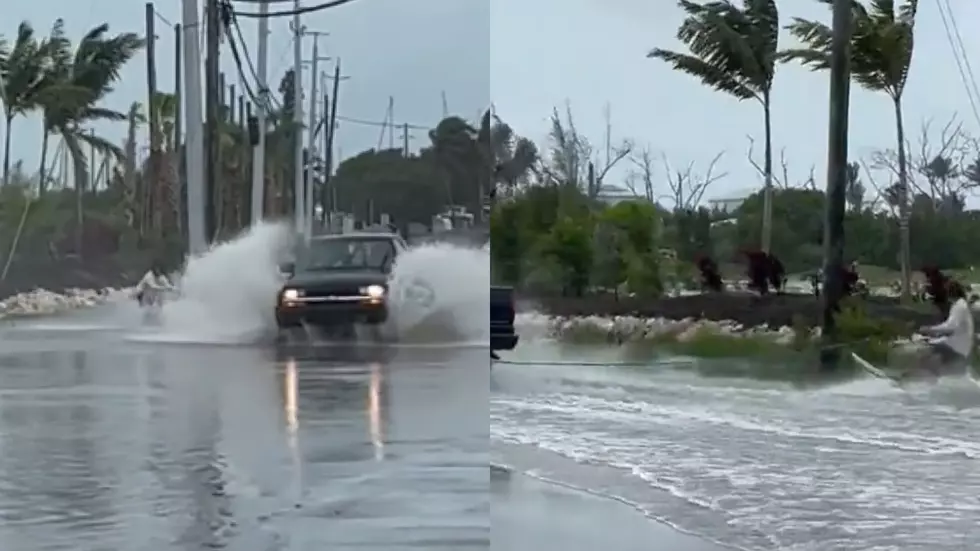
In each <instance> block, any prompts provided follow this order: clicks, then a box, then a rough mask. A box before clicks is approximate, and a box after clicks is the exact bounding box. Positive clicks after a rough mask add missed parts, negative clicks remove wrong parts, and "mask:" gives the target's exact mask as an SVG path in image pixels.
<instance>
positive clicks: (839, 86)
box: [820, 0, 853, 369]
mask: <svg viewBox="0 0 980 551" xmlns="http://www.w3.org/2000/svg"><path fill="white" fill-rule="evenodd" d="M851 10H852V8H851V0H834V4H833V13H834V15H833V38H832V42H831V54H830V124H829V131H828V137H827V142H828V143H827V200H826V207H825V208H826V218H825V220H824V264H823V280H824V290H823V293H822V295H823V332H822V333H823V338H824V343H825V346H824V347H823V349H822V350H823V352H822V353H821V358H820V361H821V365H822V366H823V367H824V369H835V368H836V367H837V366H838V365H839V362H840V355H841V350H840V347H839V346H834V345H836V344H837V341H838V335H837V324H836V320H835V317H836V315H837V313H838V311H839V310H840V301H841V299H842V298H843V296H842V295H843V292H844V285H843V275H844V212H845V209H846V208H847V117H848V108H849V95H850V78H851V68H850V59H849V58H850V42H851V19H852V17H853V14H852V11H851Z"/></svg>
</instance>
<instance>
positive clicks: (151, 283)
mask: <svg viewBox="0 0 980 551" xmlns="http://www.w3.org/2000/svg"><path fill="white" fill-rule="evenodd" d="M173 288H174V286H173V284H172V283H170V279H169V278H168V277H167V275H166V274H165V273H164V272H163V265H162V264H161V263H160V262H154V263H153V265H152V266H151V267H150V270H149V271H147V272H146V274H144V275H143V279H141V280H140V282H139V283H137V284H136V292H135V298H136V301H137V302H139V305H140V306H154V305H159V303H160V302H161V301H162V299H163V293H164V292H166V291H172V290H173Z"/></svg>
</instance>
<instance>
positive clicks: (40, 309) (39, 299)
mask: <svg viewBox="0 0 980 551" xmlns="http://www.w3.org/2000/svg"><path fill="white" fill-rule="evenodd" d="M131 292H132V290H131V289H112V288H105V289H68V290H66V291H65V293H64V294H59V293H55V292H52V291H48V290H46V289H35V290H33V291H29V292H26V293H20V294H17V295H14V296H12V297H9V298H6V299H4V300H2V301H0V317H6V316H14V315H35V314H54V313H57V312H63V311H66V310H73V309H76V308H90V307H93V306H98V305H100V304H104V303H106V302H109V301H113V300H118V299H120V298H123V297H126V296H129V294H131Z"/></svg>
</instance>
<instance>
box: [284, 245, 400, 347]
mask: <svg viewBox="0 0 980 551" xmlns="http://www.w3.org/2000/svg"><path fill="white" fill-rule="evenodd" d="M406 248H407V246H406V244H405V241H404V240H403V239H402V238H401V237H400V236H398V235H397V234H392V233H348V234H339V235H325V236H317V237H313V238H312V239H310V241H309V242H308V243H305V244H303V245H302V246H300V247H299V249H298V250H297V253H296V261H295V262H294V263H291V264H287V265H284V266H283V271H285V272H286V273H287V274H288V275H289V278H288V279H287V280H286V282H285V284H284V285H283V287H282V289H280V290H279V294H278V296H277V297H276V298H277V300H276V322H277V324H278V325H279V328H280V329H288V328H293V327H299V326H301V325H303V324H306V325H311V326H316V327H325V328H338V329H343V330H349V329H352V328H353V326H354V324H358V323H360V324H366V325H374V326H378V325H381V324H383V323H384V322H385V321H387V319H388V275H389V274H390V273H391V268H392V265H393V264H394V262H395V258H396V257H397V256H398V255H399V254H401V253H402V252H404V251H405V249H406Z"/></svg>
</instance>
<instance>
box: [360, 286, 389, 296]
mask: <svg viewBox="0 0 980 551" xmlns="http://www.w3.org/2000/svg"><path fill="white" fill-rule="evenodd" d="M361 294H363V295H367V296H369V297H371V298H382V297H384V296H385V288H384V287H382V286H381V285H368V286H367V287H361Z"/></svg>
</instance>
